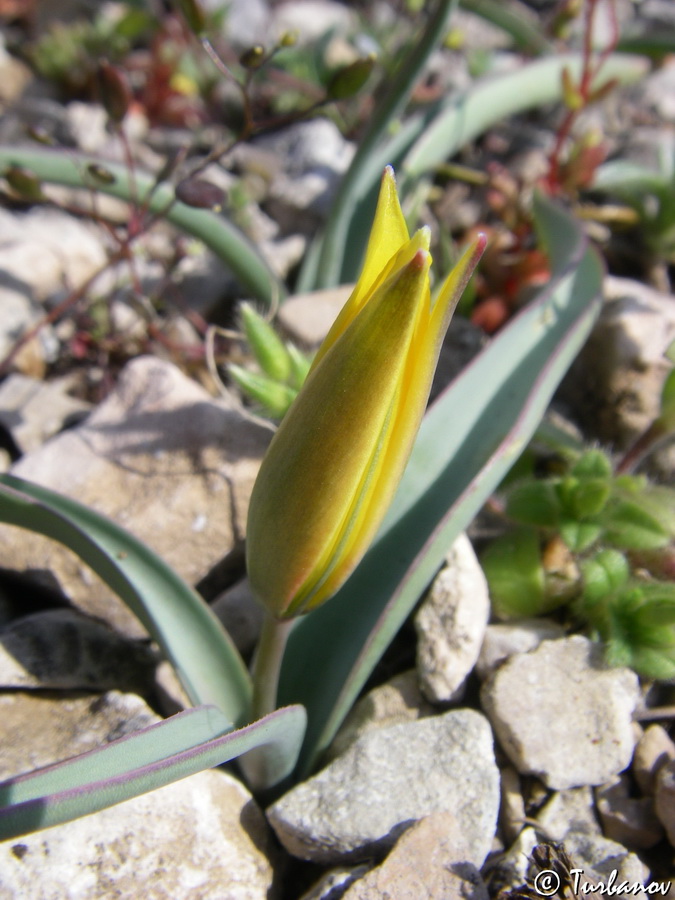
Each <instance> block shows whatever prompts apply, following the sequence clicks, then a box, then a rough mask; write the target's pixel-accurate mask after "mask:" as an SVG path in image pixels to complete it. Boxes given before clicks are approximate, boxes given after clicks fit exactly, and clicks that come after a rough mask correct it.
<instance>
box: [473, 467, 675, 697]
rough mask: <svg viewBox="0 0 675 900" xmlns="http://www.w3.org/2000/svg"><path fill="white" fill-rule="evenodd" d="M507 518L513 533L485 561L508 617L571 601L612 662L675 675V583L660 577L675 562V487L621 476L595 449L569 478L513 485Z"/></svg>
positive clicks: (496, 599) (654, 674) (573, 613)
mask: <svg viewBox="0 0 675 900" xmlns="http://www.w3.org/2000/svg"><path fill="white" fill-rule="evenodd" d="M504 512H505V514H506V517H507V519H508V520H510V522H511V523H513V526H514V527H513V528H512V529H510V530H509V531H508V532H507V533H506V534H504V535H502V536H500V537H499V538H497V539H496V540H495V541H494V542H493V543H491V544H490V545H489V546H488V547H487V549H486V550H485V552H484V553H483V556H482V563H483V567H484V570H485V573H486V576H487V578H488V582H489V585H490V593H491V597H492V602H493V607H494V610H495V612H496V614H497V615H498V616H499V617H500V618H507V619H508V618H521V617H527V616H537V615H544V614H547V613H550V612H551V611H553V610H555V609H558V608H560V607H563V606H565V605H569V611H568V612H569V615H570V617H571V618H572V619H576V620H581V622H582V623H583V624H584V625H586V626H589V627H590V628H591V630H592V631H593V632H594V634H595V635H596V636H597V637H600V638H601V639H602V640H604V641H605V642H606V643H607V657H608V659H609V661H610V662H612V663H614V664H621V665H630V666H632V667H633V668H634V669H635V670H636V671H638V672H639V673H640V674H643V675H645V676H647V677H651V678H658V679H664V678H671V677H673V675H675V583H673V582H672V581H664V580H660V578H659V577H658V576H659V575H661V574H662V573H667V572H668V570H669V561H670V565H672V557H673V547H674V546H675V490H673V489H672V488H670V487H666V486H663V485H655V484H653V483H651V482H650V481H649V480H648V479H647V478H646V477H645V476H638V475H627V474H615V473H614V471H613V468H612V463H611V461H610V459H609V457H608V456H607V455H606V454H605V453H603V452H602V451H601V450H598V449H591V450H587V451H585V452H583V453H581V455H580V456H579V457H578V458H577V459H576V460H575V461H574V462H573V463H572V464H571V465H570V466H569V467H568V469H567V471H565V472H563V473H562V474H557V475H555V476H550V477H546V478H536V477H534V476H532V477H529V476H528V477H525V478H522V479H520V480H519V481H517V482H516V483H514V484H513V485H512V486H510V487H509V488H508V489H507V490H506V493H505V500H504Z"/></svg>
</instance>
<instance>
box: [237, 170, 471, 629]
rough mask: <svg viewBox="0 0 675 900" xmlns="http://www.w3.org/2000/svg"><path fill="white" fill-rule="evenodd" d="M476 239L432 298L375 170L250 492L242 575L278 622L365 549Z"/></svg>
mask: <svg viewBox="0 0 675 900" xmlns="http://www.w3.org/2000/svg"><path fill="white" fill-rule="evenodd" d="M484 246H485V238H484V237H483V236H482V235H480V236H479V237H478V238H476V239H475V240H474V241H473V243H472V244H471V246H470V247H469V248H468V249H467V250H466V252H465V253H464V255H463V256H462V257H461V259H460V260H459V262H458V264H457V266H456V267H455V268H454V269H453V271H452V272H451V273H450V275H449V276H448V278H447V280H446V281H445V283H444V284H443V285H442V286H441V288H440V290H439V291H438V293H437V295H436V296H435V299H434V301H433V302H432V298H431V290H430V281H429V268H430V265H431V255H430V253H429V231H428V229H426V228H423V229H421V230H420V231H418V232H417V233H416V234H415V235H413V237H410V236H409V234H408V230H407V227H406V224H405V220H404V218H403V214H402V212H401V207H400V204H399V201H398V196H397V193H396V184H395V181H394V174H393V171H392V170H391V168H387V169H386V170H385V173H384V177H383V180H382V187H381V191H380V197H379V201H378V206H377V211H376V214H375V220H374V224H373V228H372V231H371V235H370V239H369V242H368V247H367V251H366V257H365V262H364V265H363V270H362V272H361V276H360V278H359V280H358V282H357V284H356V287H355V288H354V291H353V293H352V295H351V297H350V298H349V300H348V301H347V303H346V305H345V307H344V308H343V310H342V312H341V313H340V315H339V316H338V318H337V320H336V321H335V323H334V325H333V327H332V329H331V330H330V332H329V334H328V336H327V337H326V339H325V341H324V343H323V344H322V346H321V347H320V349H319V351H318V353H317V355H316V357H315V360H314V362H313V364H312V367H311V369H310V372H309V375H308V377H307V380H306V381H305V384H304V386H303V387H302V389H301V390H300V393H299V394H298V396H297V398H296V400H295V401H294V403H293V404H292V406H291V408H290V409H289V411H288V413H287V414H286V416H285V417H284V419H283V421H282V423H281V425H280V427H279V430H278V431H277V433H276V435H275V436H274V438H273V440H272V443H271V444H270V447H269V449H268V451H267V454H266V456H265V458H264V460H263V463H262V466H261V468H260V472H259V474H258V478H257V480H256V483H255V486H254V489H253V494H252V497H251V504H250V510H249V518H248V529H247V556H248V572H249V578H250V581H251V585H252V588H253V591H254V592H255V594H256V596H257V597H258V599H259V600H260V601H261V602H262V603H263V604H264V606H265V607H266V609H267V611H268V612H269V613H270V614H271V616H272V617H274V618H275V619H276V620H283V619H290V618H292V617H294V616H297V615H301V614H303V613H306V612H308V611H310V610H312V609H314V608H315V607H317V606H319V605H320V604H322V603H323V602H324V601H325V600H327V599H328V598H329V597H330V596H332V595H333V594H334V593H335V592H336V591H337V589H338V588H339V587H340V586H341V585H342V584H343V582H344V581H345V580H346V578H347V577H348V575H349V574H350V573H351V572H352V571H353V569H354V568H355V566H356V565H357V563H358V562H359V561H360V559H361V558H362V556H363V555H364V553H365V552H366V550H367V549H368V546H369V544H370V542H371V541H372V539H373V537H374V536H375V533H376V531H377V529H378V527H379V525H380V524H381V522H382V519H383V518H384V515H385V513H386V511H387V508H388V506H389V504H390V502H391V499H392V497H393V495H394V492H395V490H396V488H397V486H398V483H399V481H400V479H401V476H402V474H403V470H404V468H405V465H406V463H407V461H408V457H409V456H410V452H411V450H412V446H413V442H414V440H415V436H416V434H417V431H418V428H419V426H420V423H421V420H422V416H423V415H424V411H425V408H426V404H427V400H428V397H429V391H430V389H431V382H432V379H433V375H434V371H435V368H436V363H437V361H438V356H439V353H440V349H441V344H442V342H443V338H444V336H445V332H446V330H447V327H448V325H449V322H450V318H451V316H452V313H453V311H454V308H455V305H456V303H457V300H458V299H459V297H460V296H461V293H462V290H463V289H464V287H465V286H466V283H467V281H468V279H469V277H470V275H471V273H472V271H473V269H474V267H475V265H476V263H477V261H478V258H479V257H480V254H481V253H482V251H483V249H484Z"/></svg>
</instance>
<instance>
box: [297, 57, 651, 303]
mask: <svg viewBox="0 0 675 900" xmlns="http://www.w3.org/2000/svg"><path fill="white" fill-rule="evenodd" d="M582 65H583V60H582V56H581V54H578V53H570V54H561V55H558V56H554V57H547V58H545V59H536V60H534V61H532V62H528V63H526V64H525V65H523V66H522V67H521V68H519V69H516V70H515V71H513V72H508V73H505V74H504V73H500V74H499V75H487V76H486V77H485V78H482V79H481V80H480V81H478V82H476V83H475V84H473V85H471V86H470V87H469V88H467V89H466V90H465V91H462V92H461V93H459V94H457V95H455V96H452V97H450V98H449V99H448V100H445V101H444V102H442V103H439V104H436V105H433V106H431V107H430V109H428V110H426V111H425V112H424V113H418V114H416V115H412V116H409V117H408V118H407V119H405V120H404V121H402V122H401V123H400V127H399V128H397V129H396V130H395V131H394V133H393V134H392V135H391V136H389V135H386V134H385V135H382V134H381V135H380V140H379V141H374V142H373V143H372V144H371V145H369V146H367V147H366V148H365V149H361V150H360V151H359V154H358V158H357V157H355V163H358V168H357V170H356V171H354V172H352V170H351V168H350V171H349V173H348V174H347V176H346V177H345V181H344V182H343V185H342V186H341V190H340V192H339V195H338V198H337V202H336V203H335V204H334V206H333V208H332V209H331V214H330V218H329V221H328V223H327V225H326V229H325V232H324V234H323V235H320V236H319V237H318V238H317V240H316V242H315V244H314V245H313V247H312V250H311V252H310V254H309V255H308V256H307V259H306V261H305V265H303V270H302V272H301V273H300V281H299V284H300V286H301V289H302V290H303V291H309V290H313V289H315V288H318V287H332V286H334V285H335V284H343V283H347V282H351V281H355V280H356V278H357V276H358V272H359V268H360V265H361V262H362V254H363V249H364V247H365V237H364V233H363V232H362V231H361V230H360V226H359V223H360V222H367V223H370V221H371V219H372V213H373V210H374V209H375V202H376V198H377V189H378V186H379V182H380V178H381V177H382V170H383V169H384V167H385V166H386V165H393V166H394V168H395V169H396V171H397V173H398V182H399V192H400V193H401V194H403V195H405V193H406V184H407V183H408V182H409V181H411V182H412V183H414V179H416V178H418V177H420V176H421V175H424V174H426V173H428V172H429V171H431V170H433V169H434V167H436V166H438V165H440V163H442V162H444V161H445V160H447V159H449V158H450V157H452V156H453V155H454V154H455V153H456V152H457V151H458V150H460V149H461V148H462V147H463V146H464V145H465V144H467V143H469V142H470V141H471V140H473V139H475V138H476V137H478V136H479V135H480V134H483V133H484V132H485V131H486V130H487V129H489V128H491V127H492V126H494V125H495V124H497V122H500V121H502V120H504V119H506V118H507V117H508V116H512V115H515V114H517V113H521V112H524V111H525V110H528V109H532V108H534V107H536V106H541V105H543V104H546V103H560V102H561V101H562V96H563V88H562V84H563V82H562V73H563V70H564V69H565V68H568V69H569V70H570V73H571V74H572V76H573V77H575V78H576V77H578V76H579V74H580V73H581V69H582ZM648 69H649V63H648V61H647V60H645V59H642V58H640V57H635V56H629V55H626V54H613V55H611V56H610V57H608V59H607V60H606V62H605V64H604V65H603V68H602V70H601V72H600V75H599V79H598V80H599V81H600V80H602V81H604V80H609V79H616V81H617V83H618V84H630V83H632V82H634V81H637V80H638V79H639V78H642V77H643V76H644V75H645V74H646V73H647V71H648ZM329 242H330V248H329V249H328V244H329ZM321 254H323V258H324V259H327V258H328V256H327V255H328V254H330V264H329V265H328V264H326V265H325V266H320V264H319V262H318V258H319V256H320V255H321Z"/></svg>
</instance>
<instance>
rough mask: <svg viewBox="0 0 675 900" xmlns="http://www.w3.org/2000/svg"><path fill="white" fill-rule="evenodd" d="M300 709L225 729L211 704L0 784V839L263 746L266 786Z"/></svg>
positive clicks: (283, 769) (290, 748)
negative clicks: (267, 750)
mask: <svg viewBox="0 0 675 900" xmlns="http://www.w3.org/2000/svg"><path fill="white" fill-rule="evenodd" d="M305 723H306V715H305V711H304V709H303V708H302V707H299V706H291V707H286V708H284V709H278V710H276V711H275V712H273V713H271V714H270V715H268V716H265V717H264V718H262V719H259V720H258V721H257V722H254V723H253V724H252V725H248V726H246V727H245V728H241V729H239V730H238V731H232V730H231V725H230V723H229V721H228V719H227V717H226V716H224V715H223V714H222V713H221V712H220V710H218V709H216V708H215V707H213V706H203V707H199V708H197V709H191V710H188V711H187V712H184V713H179V714H178V715H176V716H173V717H172V718H170V719H166V720H165V721H164V722H159V723H158V724H157V725H152V726H150V728H146V729H143V730H142V731H139V732H136V733H135V734H130V735H127V736H126V737H124V738H121V739H120V740H118V741H114V742H113V743H111V744H107V745H105V746H103V747H99V748H97V749H96V750H91V751H89V752H88V753H84V754H82V755H81V756H76V757H74V758H73V759H68V760H65V761H64V762H62V763H56V764H54V765H52V766H47V767H46V768H44V769H39V770H37V771H36V772H29V773H28V774H26V775H19V776H18V777H16V778H10V779H8V780H7V781H4V782H2V783H0V840H7V839H9V838H15V837H18V836H19V835H22V834H27V833H29V832H31V831H37V830H38V829H40V828H48V827H49V826H51V825H58V824H60V823H62V822H69V821H71V820H72V819H77V818H79V817H80V816H86V815H89V814H90V813H93V812H97V811H98V810H100V809H106V808H107V807H109V806H114V805H115V804H117V803H121V802H122V801H123V800H129V799H130V798H131V797H137V796H139V795H140V794H145V793H147V792H148V791H154V790H156V789H157V788H160V787H164V785H167V784H171V783H172V782H174V781H178V780H180V779H181V778H186V777H187V776H188V775H194V774H195V772H201V771H203V770H204V769H210V768H213V767H214V766H219V765H222V764H223V763H225V762H228V761H229V760H231V759H235V758H236V757H239V756H242V755H243V754H245V753H248V752H249V751H251V750H253V751H255V750H256V749H257V748H259V747H263V746H266V747H271V748H272V749H273V751H274V752H273V754H271V758H272V759H273V760H274V761H275V763H276V769H275V771H274V772H273V773H271V779H270V780H271V782H272V783H277V782H279V781H281V780H282V779H283V778H285V777H286V776H287V775H288V773H289V772H290V771H291V770H292V769H293V766H294V765H295V762H296V759H297V755H298V750H299V748H300V745H301V743H302V738H303V735H304V731H305Z"/></svg>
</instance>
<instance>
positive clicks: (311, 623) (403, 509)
mask: <svg viewBox="0 0 675 900" xmlns="http://www.w3.org/2000/svg"><path fill="white" fill-rule="evenodd" d="M536 215H537V221H538V224H539V227H540V230H541V232H542V234H543V236H544V238H545V241H546V244H547V246H548V247H549V248H550V253H551V259H552V265H553V267H554V273H553V276H552V279H551V282H550V284H549V285H548V287H547V288H546V289H545V290H544V291H543V292H542V294H541V295H540V296H539V297H538V298H537V299H536V301H534V302H533V303H531V305H529V306H528V307H527V308H526V309H525V310H524V311H523V312H522V313H520V314H519V316H518V317H517V318H516V319H514V320H513V321H512V322H511V323H510V324H509V326H508V327H507V328H505V329H504V330H503V331H502V333H501V334H500V335H499V336H498V337H497V338H495V339H494V340H493V342H492V343H491V344H490V345H489V346H488V347H487V348H486V349H485V350H484V351H483V352H482V353H481V354H480V356H479V357H477V358H476V359H475V360H474V362H473V363H472V364H471V365H470V366H469V367H468V368H467V369H466V370H465V371H464V372H463V373H462V375H460V376H459V377H458V378H457V379H456V380H455V381H454V382H453V384H452V385H451V386H450V387H449V388H448V389H447V390H446V391H445V392H444V394H442V395H441V397H440V398H439V399H438V400H437V402H436V403H435V404H434V405H433V406H432V407H431V409H430V410H429V412H428V414H427V416H426V417H425V420H424V422H423V424H422V428H421V430H420V433H419V436H418V439H417V442H416V444H415V448H414V450H413V455H412V457H411V460H410V463H409V465H408V468H407V470H406V472H405V475H404V477H403V480H402V483H401V486H400V488H399V491H398V493H397V495H396V498H395V500H394V504H393V506H392V509H391V511H390V513H389V515H388V517H387V520H386V521H385V523H384V525H383V526H382V529H381V530H380V533H379V535H378V537H377V538H376V540H375V543H374V544H373V546H372V547H371V549H370V551H369V552H368V554H367V555H366V557H365V558H364V560H363V561H362V563H361V564H360V566H359V567H358V568H357V569H356V571H355V572H354V574H353V575H352V576H351V578H350V579H349V580H348V582H347V583H346V584H345V586H344V587H343V588H342V589H341V590H340V592H339V593H338V594H337V595H336V596H335V597H334V598H333V599H332V600H330V601H329V602H328V603H326V604H325V605H324V606H323V607H321V608H320V609H318V610H316V611H315V612H313V613H312V614H311V615H309V616H307V617H306V618H305V619H303V620H301V621H300V622H299V623H298V625H297V627H296V628H295V630H294V631H293V633H292V634H291V636H290V639H289V646H288V651H287V653H286V656H285V659H284V667H283V670H282V679H281V685H280V699H281V701H282V702H284V703H288V702H302V703H303V704H304V705H306V707H307V710H308V715H309V728H308V734H307V740H306V744H305V747H304V748H303V754H302V760H301V767H302V769H303V771H306V770H307V769H309V768H311V766H312V765H313V764H314V763H315V761H316V759H317V756H318V755H319V754H320V753H321V751H322V750H323V749H324V748H325V747H326V746H327V744H328V743H329V742H330V740H331V739H332V737H333V735H334V734H335V731H336V730H337V728H338V727H339V725H340V723H341V722H342V720H343V718H344V716H345V714H346V713H347V711H348V709H349V708H350V706H351V705H352V703H353V702H354V700H355V699H356V697H357V696H358V693H359V691H360V690H361V688H362V686H363V684H364V683H365V681H366V679H367V677H368V675H369V674H370V673H371V672H372V670H373V668H374V666H375V665H376V664H377V661H378V660H379V659H380V657H381V655H382V653H383V652H384V650H385V649H386V647H387V646H388V644H389V643H390V641H391V640H392V638H393V636H394V635H395V634H396V632H397V630H398V629H399V627H400V626H401V624H402V623H403V621H404V620H405V619H406V617H407V616H408V615H409V613H410V611H411V610H412V608H413V606H414V604H415V602H416V601H417V599H418V598H419V596H420V594H421V593H422V591H423V590H424V588H425V587H426V585H427V584H428V583H429V581H430V580H431V579H432V577H433V575H434V573H435V572H436V570H437V569H438V567H439V566H440V565H441V563H442V560H443V558H444V556H445V554H446V553H447V550H448V548H449V547H450V545H451V543H452V541H453V540H454V538H455V537H456V536H457V535H458V534H459V533H460V531H462V530H463V529H464V528H465V527H466V526H467V525H468V524H469V522H470V521H471V519H472V518H473V516H474V515H475V514H476V513H477V512H478V510H479V509H480V507H481V506H482V504H483V503H484V502H485V500H486V499H487V498H488V497H489V495H490V494H491V493H492V491H493V490H494V489H495V488H496V487H497V485H498V484H499V482H500V481H501V479H502V478H503V476H504V475H505V474H506V472H507V471H508V469H509V468H510V467H511V465H512V464H513V463H514V462H515V460H516V459H517V458H518V456H519V455H520V453H521V451H522V450H523V448H524V447H525V445H526V443H527V441H528V440H529V439H530V437H531V436H532V434H533V432H534V430H535V429H536V427H537V424H538V422H539V421H540V419H541V417H542V415H543V414H544V412H545V409H546V406H547V404H548V402H549V400H550V398H551V395H552V393H553V391H554V390H555V387H556V386H557V384H558V383H559V381H560V379H561V378H562V376H563V375H564V373H565V371H566V370H567V368H568V366H569V364H570V363H571V361H572V360H573V359H574V357H575V355H576V353H577V352H578V350H579V348H580V347H581V345H582V344H583V342H584V340H585V338H586V337H587V335H588V333H589V331H590V328H591V326H592V324H593V321H594V320H595V317H596V315H597V313H598V310H599V303H600V300H599V297H600V289H601V284H602V266H601V264H600V262H599V259H598V257H597V256H596V254H595V253H594V252H593V251H591V250H589V249H588V248H587V246H586V242H585V240H584V238H583V235H582V232H581V229H580V226H579V225H578V224H577V223H575V222H574V220H572V219H570V218H569V217H568V216H567V215H566V214H564V213H563V212H561V211H559V210H558V209H557V208H556V207H554V206H552V205H551V204H549V203H548V202H545V201H543V200H539V201H538V203H537V206H536ZM312 672H321V678H320V679H319V678H315V677H310V675H309V673H312Z"/></svg>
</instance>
